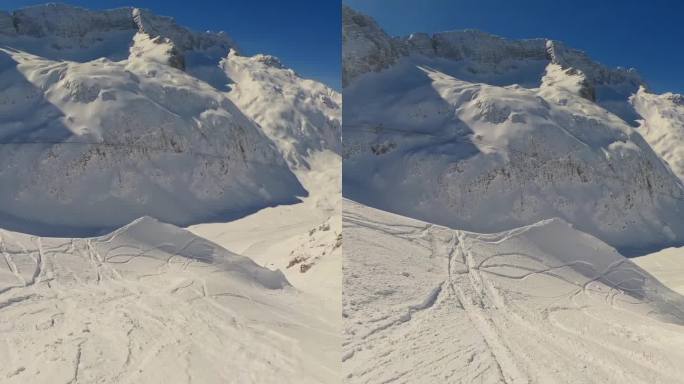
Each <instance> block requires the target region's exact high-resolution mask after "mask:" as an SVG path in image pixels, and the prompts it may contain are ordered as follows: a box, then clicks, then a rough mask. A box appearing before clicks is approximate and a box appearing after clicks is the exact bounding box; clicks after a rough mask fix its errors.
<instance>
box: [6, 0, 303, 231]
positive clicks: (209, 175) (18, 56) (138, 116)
mask: <svg viewBox="0 0 684 384" xmlns="http://www.w3.org/2000/svg"><path fill="white" fill-rule="evenodd" d="M5 17H7V16H5ZM10 17H11V19H12V22H13V25H14V31H12V30H11V29H9V30H8V31H5V32H4V33H3V34H2V36H0V88H1V89H2V96H1V97H0V142H1V143H2V144H1V146H2V148H0V149H1V150H0V157H1V158H2V163H3V164H4V167H3V168H2V170H0V185H2V187H0V201H3V202H6V203H5V204H2V207H3V208H2V211H1V212H0V224H1V225H2V226H3V227H6V228H14V229H17V230H21V231H30V232H32V233H46V234H52V235H59V234H84V233H93V232H95V231H97V230H100V229H102V228H115V227H118V226H121V225H123V224H125V223H127V222H129V221H131V220H133V219H135V218H137V217H139V216H143V215H150V216H154V217H156V218H159V219H161V220H164V221H168V222H172V223H176V224H182V225H187V224H191V223H196V222H204V221H208V220H217V219H223V220H225V219H228V218H234V217H240V216H243V215H244V214H246V213H249V212H252V211H255V210H257V209H260V208H263V207H265V206H271V205H275V204H282V203H292V202H296V201H298V198H297V197H298V196H305V195H306V194H307V192H306V191H305V190H304V189H303V188H302V186H301V184H300V183H299V182H298V180H297V178H296V176H295V175H294V174H293V173H292V172H291V171H290V170H289V167H288V164H287V162H286V161H285V160H284V158H283V155H282V153H281V152H280V151H279V148H278V147H277V146H276V144H275V143H274V142H273V141H272V140H271V139H270V138H269V137H268V135H266V134H265V133H264V131H263V130H262V128H261V127H260V126H259V125H258V124H257V123H255V122H254V121H253V120H252V119H251V118H250V117H248V116H245V114H244V113H243V112H242V111H241V110H240V109H239V108H238V107H237V106H235V104H234V103H233V102H231V100H230V98H229V97H228V96H227V94H226V92H225V89H220V87H218V88H217V87H215V86H214V83H212V82H210V80H214V79H215V77H216V76H219V77H220V76H223V78H224V79H225V78H226V76H225V73H224V72H223V71H222V70H221V68H220V67H219V62H220V61H221V60H222V58H225V57H226V56H227V55H228V52H229V51H230V50H231V49H235V46H234V44H233V43H232V42H231V41H230V39H229V38H228V37H227V36H226V35H225V34H213V33H195V32H192V31H189V30H187V29H185V28H183V27H180V26H178V25H176V24H175V23H174V22H173V21H172V20H171V19H168V18H164V17H159V16H155V15H152V14H150V13H149V12H147V11H144V10H139V9H133V8H123V9H117V10H112V11H102V12H95V11H88V10H84V9H80V8H75V7H70V6H65V5H45V6H37V7H33V8H28V9H25V10H20V11H16V12H15V13H13V14H12V15H11V16H10ZM75 20H78V22H75ZM5 24H6V23H5ZM3 25H4V24H3ZM7 29H8V27H7V28H5V30H7ZM212 62H213V64H210V63H212ZM212 66H213V69H211V67H212ZM36 186H40V188H36ZM10 201H11V203H9V202H10ZM103 212H107V214H106V215H103V214H102V213H103Z"/></svg>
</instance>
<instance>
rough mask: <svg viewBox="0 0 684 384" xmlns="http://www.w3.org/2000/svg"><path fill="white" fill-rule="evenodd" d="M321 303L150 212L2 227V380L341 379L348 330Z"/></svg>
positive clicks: (275, 274) (277, 274)
mask: <svg viewBox="0 0 684 384" xmlns="http://www.w3.org/2000/svg"><path fill="white" fill-rule="evenodd" d="M314 312H315V311H314V309H313V304H310V303H307V302H306V300H304V298H303V297H302V295H300V294H298V293H297V292H296V291H294V290H293V289H292V288H291V287H290V286H289V284H288V282H287V280H285V278H284V276H283V274H282V273H280V271H271V270H269V269H266V268H263V267H260V266H258V265H257V264H255V263H254V262H253V261H251V260H250V259H248V258H246V257H242V256H239V255H236V254H234V253H231V252H229V251H226V250H225V249H223V248H220V247H219V246H217V245H215V244H213V243H211V242H209V241H207V240H204V239H203V238H200V237H197V236H194V235H192V234H191V233H190V232H187V231H185V230H182V229H180V228H177V227H174V226H172V225H169V224H164V223H160V222H158V221H156V220H154V219H151V218H142V219H139V220H136V221H135V222H133V223H131V224H129V225H127V226H125V227H123V228H121V229H119V230H117V231H115V232H113V233H111V234H108V235H105V236H102V237H96V238H85V239H68V238H65V239H60V238H40V237H34V236H29V235H24V234H20V233H16V232H9V231H4V230H3V231H0V335H2V337H1V338H2V340H3V343H1V345H0V360H1V361H2V364H0V377H2V382H3V383H8V384H9V383H56V382H64V383H67V382H72V383H77V382H84V383H85V382H87V383H117V384H121V383H146V382H149V383H158V382H160V380H161V381H167V382H172V383H175V382H179V381H188V382H201V383H226V382H240V383H323V382H331V381H330V377H331V376H334V374H333V372H334V370H335V369H336V366H337V364H338V361H339V354H338V353H336V351H337V348H338V347H337V346H338V345H339V344H338V338H337V335H336V334H335V331H336V330H334V329H333V328H332V327H331V326H330V325H328V324H327V323H324V322H323V321H321V320H319V319H317V318H316V317H315V316H310V315H307V313H314ZM314 341H315V342H314ZM333 382H334V381H333Z"/></svg>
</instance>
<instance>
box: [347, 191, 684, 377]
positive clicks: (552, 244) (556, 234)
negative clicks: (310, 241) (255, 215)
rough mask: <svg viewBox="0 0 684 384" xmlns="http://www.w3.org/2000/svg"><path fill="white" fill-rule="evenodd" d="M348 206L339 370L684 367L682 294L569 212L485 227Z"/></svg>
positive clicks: (433, 372)
mask: <svg viewBox="0 0 684 384" xmlns="http://www.w3.org/2000/svg"><path fill="white" fill-rule="evenodd" d="M343 212H344V213H343V226H344V234H345V238H344V253H345V258H344V281H343V287H344V288H343V318H344V343H343V358H342V360H343V372H344V376H345V378H346V379H345V380H346V381H345V382H348V383H381V382H396V383H416V382H420V383H445V382H449V383H575V384H576V383H673V384H674V383H680V382H681V378H682V377H684V376H683V375H684V368H683V367H682V365H681V361H682V359H684V296H681V295H680V294H678V293H675V292H674V291H672V290H671V289H669V288H667V287H666V286H664V285H663V284H661V283H660V282H659V281H658V280H656V279H655V278H653V276H652V275H650V274H649V273H648V272H646V271H645V270H644V269H642V268H640V267H639V266H637V265H636V264H635V263H633V262H632V261H630V260H629V259H626V258H625V257H623V256H621V255H620V254H619V253H618V252H617V251H616V250H615V249H614V248H612V247H610V246H608V245H607V244H605V243H604V242H602V241H600V240H598V239H597V238H595V237H593V236H591V235H588V234H586V233H583V232H580V231H578V230H576V229H575V228H573V227H572V226H571V225H569V224H568V223H567V222H565V221H563V220H560V219H552V220H545V221H541V222H538V223H535V224H532V225H530V226H526V227H521V228H517V229H514V230H509V231H505V232H501V233H494V234H478V233H473V232H466V231H460V230H452V229H448V228H445V227H441V226H437V225H433V224H430V223H426V222H422V221H417V220H414V219H409V218H406V217H402V216H398V215H395V214H391V213H388V212H383V211H379V210H376V209H373V208H370V207H367V206H364V205H361V204H358V203H354V202H350V201H345V202H344V210H343Z"/></svg>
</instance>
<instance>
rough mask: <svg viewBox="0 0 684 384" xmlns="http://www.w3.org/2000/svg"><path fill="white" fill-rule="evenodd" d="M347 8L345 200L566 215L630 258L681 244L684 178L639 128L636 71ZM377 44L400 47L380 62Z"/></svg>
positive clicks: (400, 209)
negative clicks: (383, 23) (404, 25)
mask: <svg viewBox="0 0 684 384" xmlns="http://www.w3.org/2000/svg"><path fill="white" fill-rule="evenodd" d="M344 14H345V19H344V23H343V28H345V31H344V33H343V36H344V37H345V38H344V45H343V50H344V54H343V56H344V57H345V58H346V59H345V62H344V64H345V65H346V66H349V68H346V69H345V73H348V74H353V75H354V76H351V75H350V76H349V77H347V79H346V83H345V88H344V90H343V94H344V100H345V108H344V138H345V140H344V148H343V156H344V177H343V180H344V194H345V196H347V197H349V198H351V199H354V200H356V201H359V202H362V203H364V204H367V205H370V206H373V207H377V208H380V209H383V210H387V211H391V212H396V213H400V214H403V215H407V216H410V217H414V218H419V219H423V220H426V221H429V222H433V223H438V224H442V225H447V226H450V227H452V228H462V229H466V230H472V231H478V232H495V231H501V230H506V229H510V228H515V227H519V226H523V225H529V224H532V223H535V222H537V221H540V220H544V219H550V218H554V217H559V218H562V219H563V220H565V221H567V222H569V223H572V224H573V225H575V226H576V227H577V228H578V229H579V230H581V231H584V232H587V233H590V234H592V235H594V236H596V237H598V238H600V239H602V240H603V241H605V242H607V243H609V244H611V245H613V246H615V247H618V248H619V249H620V250H621V251H624V252H625V253H629V254H636V253H641V254H643V253H645V252H646V251H648V250H651V249H660V248H663V247H665V246H668V245H676V244H682V243H683V242H684V219H682V218H683V217H684V189H683V187H682V183H681V181H680V180H678V179H677V178H676V177H674V175H673V174H672V171H671V170H670V169H669V167H668V166H667V165H666V164H665V163H664V162H663V161H662V160H661V159H660V158H659V156H658V155H657V154H656V153H654V151H653V149H652V148H651V147H650V146H649V144H648V143H647V142H646V141H645V140H644V139H643V138H642V137H641V136H640V135H639V133H637V131H636V130H635V129H634V128H633V127H632V126H631V124H632V123H633V118H634V116H636V112H635V110H634V108H633V107H632V105H631V104H630V102H629V95H630V94H631V92H636V91H637V89H638V87H639V86H640V84H641V82H640V80H639V78H638V75H637V74H636V73H634V71H631V70H623V69H608V68H605V67H603V66H601V65H599V64H596V63H593V62H591V60H590V59H589V58H588V57H587V56H586V55H584V54H583V53H581V52H579V51H575V50H572V49H569V48H567V47H564V46H563V45H562V44H560V43H558V42H554V41H546V40H543V39H534V40H522V41H516V40H506V39H503V38H499V37H496V36H491V35H487V34H485V33H482V32H477V31H455V32H445V33H441V34H435V35H432V36H429V35H425V34H415V35H411V36H409V37H405V38H403V37H402V38H389V37H387V36H386V35H385V34H384V32H382V31H381V30H379V29H377V28H374V27H372V28H371V27H369V26H377V25H376V24H374V22H372V19H370V18H368V17H367V16H363V15H360V14H358V13H356V12H355V11H352V10H349V9H346V10H345V13H344ZM387 39H389V40H387ZM375 41H382V42H384V43H383V44H379V43H378V44H376V45H383V46H384V44H385V43H387V44H391V46H392V47H393V49H394V51H393V52H398V53H397V54H396V56H393V58H392V59H391V60H389V59H388V60H385V61H381V62H379V63H378V62H377V60H376V58H374V57H373V56H372V55H371V54H370V53H369V52H371V51H372V49H371V48H369V47H370V46H369V45H368V44H370V43H369V42H375ZM359 47H366V48H367V49H361V48H359ZM376 64H377V65H376ZM610 111H613V112H615V113H617V114H615V113H612V112H610ZM628 112H629V113H628ZM630 113H631V115H630ZM388 191H390V192H388Z"/></svg>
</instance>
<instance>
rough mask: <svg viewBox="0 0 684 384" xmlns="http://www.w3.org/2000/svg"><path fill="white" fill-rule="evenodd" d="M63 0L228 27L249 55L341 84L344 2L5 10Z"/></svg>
mask: <svg viewBox="0 0 684 384" xmlns="http://www.w3.org/2000/svg"><path fill="white" fill-rule="evenodd" d="M47 2H60V3H66V4H72V5H78V6H82V7H86V8H91V9H107V8H116V7H123V6H134V7H139V8H148V9H150V10H152V11H153V12H155V13H157V14H160V15H166V16H172V17H174V18H175V19H176V20H177V21H178V22H179V23H180V24H182V25H184V26H186V27H189V28H191V29H194V30H199V31H204V30H214V31H219V30H223V31H226V32H227V33H228V34H229V35H230V36H231V37H232V38H233V39H234V40H235V41H236V42H237V43H238V45H239V46H240V47H241V48H242V51H243V52H244V53H245V54H255V53H267V54H270V55H274V56H278V57H279V58H280V60H281V61H282V62H283V63H284V64H285V65H287V66H288V67H290V68H292V69H294V70H295V71H297V72H298V73H299V74H301V75H302V76H304V77H307V78H313V79H316V80H319V81H322V82H324V83H326V84H328V85H330V86H332V87H334V88H336V89H339V88H340V81H341V80H340V79H341V77H340V68H341V67H340V53H341V36H340V18H341V12H340V3H339V1H335V0H332V1H331V0H318V1H316V0H289V1H288V0H223V1H221V0H191V1H187V0H185V1H182V0H98V1H95V0H65V1H47V0H44V1H40V0H3V1H2V2H1V3H0V9H4V10H7V11H11V10H14V9H17V8H22V7H26V6H29V5H36V4H43V3H47Z"/></svg>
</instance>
